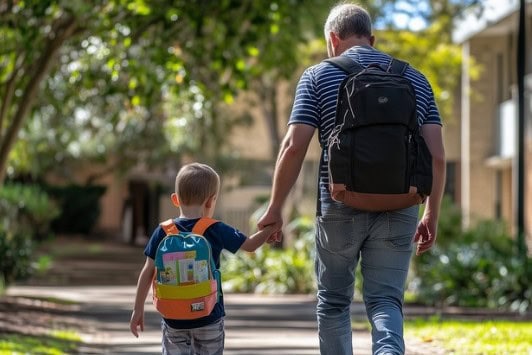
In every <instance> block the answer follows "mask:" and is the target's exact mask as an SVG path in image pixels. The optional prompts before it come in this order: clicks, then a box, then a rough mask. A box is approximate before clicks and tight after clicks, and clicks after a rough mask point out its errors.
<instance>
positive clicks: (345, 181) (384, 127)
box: [326, 56, 432, 211]
mask: <svg viewBox="0 0 532 355" xmlns="http://www.w3.org/2000/svg"><path fill="white" fill-rule="evenodd" d="M326 62H329V63H331V64H333V65H335V66H336V67H338V68H340V69H342V70H344V71H345V72H347V74H348V75H347V77H346V78H345V79H344V81H343V82H342V83H341V84H340V88H339V91H338V101H337V107H336V116H335V127H334V129H333V131H332V133H331V136H330V137H329V141H328V145H329V150H328V158H329V162H328V169H329V184H330V185H329V189H330V191H331V196H332V198H333V199H334V200H336V201H340V202H343V203H344V204H346V205H349V206H351V207H355V208H357V209H361V210H366V211H389V210H396V209H400V208H406V207H409V206H413V205H415V204H420V203H423V202H424V201H425V199H426V197H427V196H428V195H429V194H430V192H431V189H432V157H431V154H430V152H429V150H428V147H427V145H426V143H425V140H424V139H423V137H422V136H421V133H420V126H419V124H418V121H417V117H416V116H417V115H416V96H415V92H414V89H413V87H412V84H411V82H410V81H409V80H408V79H406V78H404V77H403V74H404V72H405V70H406V68H407V67H408V63H405V62H402V61H400V60H397V59H392V61H391V62H390V65H389V67H388V68H386V69H384V68H382V67H381V66H380V65H378V64H372V65H369V66H368V67H366V68H364V67H363V66H362V65H360V64H358V63H357V62H355V61H354V60H352V59H349V58H348V57H345V56H339V57H335V58H330V59H327V60H326Z"/></svg>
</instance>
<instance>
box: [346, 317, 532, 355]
mask: <svg viewBox="0 0 532 355" xmlns="http://www.w3.org/2000/svg"><path fill="white" fill-rule="evenodd" d="M352 327H353V330H368V331H369V330H370V325H369V323H368V322H367V321H362V320H357V321H355V322H353V323H352ZM405 338H406V339H410V340H415V341H417V342H420V343H429V344H430V345H431V346H434V347H437V348H439V349H442V350H444V351H445V354H452V355H532V322H518V321H502V320H497V321H488V320H485V321H460V320H441V319H439V318H437V317H434V318H430V319H415V320H407V321H406V322H405Z"/></svg>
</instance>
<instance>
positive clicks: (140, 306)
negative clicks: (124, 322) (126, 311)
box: [129, 257, 155, 338]
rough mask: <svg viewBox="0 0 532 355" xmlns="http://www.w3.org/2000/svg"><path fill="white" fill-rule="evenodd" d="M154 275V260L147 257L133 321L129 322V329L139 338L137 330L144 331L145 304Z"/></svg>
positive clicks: (136, 297)
mask: <svg viewBox="0 0 532 355" xmlns="http://www.w3.org/2000/svg"><path fill="white" fill-rule="evenodd" d="M154 274H155V263H154V261H153V259H151V258H149V257H146V262H145V263H144V266H143V267H142V270H141V271H140V275H139V280H138V282H137V294H136V296H135V306H134V308H133V313H132V314H131V320H130V321H129V329H130V330H131V333H133V335H134V336H136V337H137V338H138V336H139V333H138V330H137V328H138V327H140V330H141V331H144V302H146V297H148V292H149V291H150V286H151V284H152V281H153V275H154Z"/></svg>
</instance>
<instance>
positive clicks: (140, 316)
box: [129, 311, 144, 338]
mask: <svg viewBox="0 0 532 355" xmlns="http://www.w3.org/2000/svg"><path fill="white" fill-rule="evenodd" d="M138 327H140V331H141V332H143V331H144V312H143V311H142V312H139V311H133V313H132V314H131V320H130V321H129V329H130V330H131V333H133V335H134V336H135V337H137V338H138V337H139V333H138V330H137V328H138Z"/></svg>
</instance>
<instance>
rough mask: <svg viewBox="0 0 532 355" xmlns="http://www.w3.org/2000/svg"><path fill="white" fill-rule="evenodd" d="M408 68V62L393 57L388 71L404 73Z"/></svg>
mask: <svg viewBox="0 0 532 355" xmlns="http://www.w3.org/2000/svg"><path fill="white" fill-rule="evenodd" d="M406 68H408V63H407V62H403V61H402V60H399V59H395V58H392V61H391V62H390V65H389V66H388V70H387V71H388V72H389V73H392V74H399V75H403V74H404V73H405V71H406Z"/></svg>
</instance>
